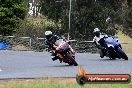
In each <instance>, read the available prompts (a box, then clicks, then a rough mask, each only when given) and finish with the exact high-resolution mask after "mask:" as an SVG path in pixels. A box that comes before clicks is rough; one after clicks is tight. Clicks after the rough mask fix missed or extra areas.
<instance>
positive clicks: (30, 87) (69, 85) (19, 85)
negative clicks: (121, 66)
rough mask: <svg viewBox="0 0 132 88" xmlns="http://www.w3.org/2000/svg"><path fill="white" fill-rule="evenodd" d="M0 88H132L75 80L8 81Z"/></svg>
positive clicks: (1, 82) (3, 82)
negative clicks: (80, 83) (80, 82)
mask: <svg viewBox="0 0 132 88" xmlns="http://www.w3.org/2000/svg"><path fill="white" fill-rule="evenodd" d="M0 88H132V83H130V84H85V85H84V86H80V85H79V84H77V83H76V80H75V79H47V80H40V79H39V80H36V79H35V80H8V81H7V80H6V81H0Z"/></svg>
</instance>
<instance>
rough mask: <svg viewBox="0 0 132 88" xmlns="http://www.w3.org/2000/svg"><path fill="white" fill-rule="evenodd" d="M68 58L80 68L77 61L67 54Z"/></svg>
mask: <svg viewBox="0 0 132 88" xmlns="http://www.w3.org/2000/svg"><path fill="white" fill-rule="evenodd" d="M67 58H68V59H70V61H71V62H69V63H72V64H73V65H74V66H78V64H77V62H76V61H75V59H74V58H73V57H72V56H71V55H70V54H69V53H68V54H67Z"/></svg>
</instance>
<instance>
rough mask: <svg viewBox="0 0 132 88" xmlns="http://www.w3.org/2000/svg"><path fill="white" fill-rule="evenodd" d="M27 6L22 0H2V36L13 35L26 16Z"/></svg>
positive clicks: (0, 18)
mask: <svg viewBox="0 0 132 88" xmlns="http://www.w3.org/2000/svg"><path fill="white" fill-rule="evenodd" d="M26 11H27V8H26V5H25V4H24V3H23V2H22V1H21V0H1V2H0V35H4V36H5V35H12V34H13V31H14V30H15V29H16V27H17V25H18V24H19V22H20V21H21V20H23V19H24V18H25V16H26Z"/></svg>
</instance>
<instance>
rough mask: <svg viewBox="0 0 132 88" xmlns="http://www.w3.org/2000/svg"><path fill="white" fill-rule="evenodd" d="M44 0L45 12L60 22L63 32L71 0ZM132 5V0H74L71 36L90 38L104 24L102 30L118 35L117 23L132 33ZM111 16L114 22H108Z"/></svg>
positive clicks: (43, 10) (43, 7)
mask: <svg viewBox="0 0 132 88" xmlns="http://www.w3.org/2000/svg"><path fill="white" fill-rule="evenodd" d="M56 1H57V2H58V1H59V2H60V3H56ZM66 1H67V2H66ZM65 2H66V3H65ZM41 3H42V4H41V6H42V8H41V9H42V10H41V12H42V13H43V15H45V16H47V18H49V19H52V20H54V21H56V22H60V23H61V28H62V29H64V30H65V31H63V33H64V32H67V30H68V10H69V0H42V2H41ZM64 3H65V6H64ZM131 5H132V1H131V0H96V1H95V0H72V13H71V30H70V37H71V38H74V39H75V38H77V39H80V38H81V39H84V40H88V39H90V37H91V36H92V31H93V29H94V28H95V27H98V28H100V29H101V31H102V32H105V33H107V34H110V35H114V34H115V33H116V32H117V29H116V28H114V25H115V24H118V25H123V27H124V30H121V31H125V32H126V33H128V31H129V35H130V34H131V31H130V30H131V29H130V28H129V27H131V20H130V19H131V14H132V11H131V7H132V6H131ZM64 7H65V8H64ZM108 17H110V18H111V24H112V25H111V24H108V23H107V22H106V19H107V18H108ZM126 24H127V25H126ZM128 24H129V25H128ZM125 26H127V27H128V28H125Z"/></svg>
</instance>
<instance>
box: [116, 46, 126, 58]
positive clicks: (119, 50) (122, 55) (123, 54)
mask: <svg viewBox="0 0 132 88" xmlns="http://www.w3.org/2000/svg"><path fill="white" fill-rule="evenodd" d="M118 53H119V54H120V56H121V57H122V58H123V59H125V60H128V57H127V55H126V54H125V53H124V52H123V51H122V49H121V48H118Z"/></svg>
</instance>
